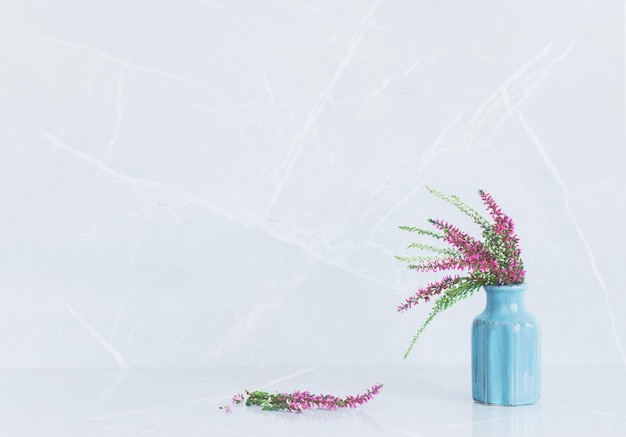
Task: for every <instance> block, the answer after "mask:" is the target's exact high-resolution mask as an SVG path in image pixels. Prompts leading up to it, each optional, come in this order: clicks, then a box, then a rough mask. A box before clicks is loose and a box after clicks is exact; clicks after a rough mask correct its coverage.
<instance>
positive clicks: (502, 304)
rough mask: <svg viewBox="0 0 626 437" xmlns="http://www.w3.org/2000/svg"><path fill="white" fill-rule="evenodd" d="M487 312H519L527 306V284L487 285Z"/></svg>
mask: <svg viewBox="0 0 626 437" xmlns="http://www.w3.org/2000/svg"><path fill="white" fill-rule="evenodd" d="M484 288H485V292H486V294H487V307H486V309H485V311H487V312H500V311H507V312H513V313H516V312H519V311H524V310H525V308H526V302H525V297H526V285H524V284H520V285H485V287H484Z"/></svg>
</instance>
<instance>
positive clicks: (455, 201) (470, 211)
mask: <svg viewBox="0 0 626 437" xmlns="http://www.w3.org/2000/svg"><path fill="white" fill-rule="evenodd" d="M426 189H427V190H428V191H430V192H431V194H433V195H435V196H436V197H438V198H440V199H442V200H445V201H446V202H448V203H449V204H451V205H454V206H456V207H457V208H458V209H459V210H460V211H461V212H463V213H464V214H467V215H468V216H469V217H471V219H472V220H474V222H475V223H476V224H477V225H478V226H480V227H481V228H483V229H485V230H486V229H488V228H489V227H490V226H491V223H489V220H487V219H486V218H485V217H483V215H482V214H480V213H479V212H478V211H476V210H475V209H474V208H472V207H471V206H469V205H468V204H467V203H465V202H463V201H462V200H461V198H460V197H459V196H456V195H454V194H452V195H450V196H448V195H447V194H444V193H442V192H440V191H437V190H435V189H433V188H430V187H429V186H428V185H427V186H426Z"/></svg>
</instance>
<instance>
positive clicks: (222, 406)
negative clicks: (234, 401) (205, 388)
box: [220, 405, 233, 414]
mask: <svg viewBox="0 0 626 437" xmlns="http://www.w3.org/2000/svg"><path fill="white" fill-rule="evenodd" d="M220 410H224V412H225V413H226V414H230V413H232V412H233V410H231V409H230V407H229V406H228V405H220Z"/></svg>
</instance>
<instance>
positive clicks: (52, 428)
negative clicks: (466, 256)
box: [0, 366, 626, 437]
mask: <svg viewBox="0 0 626 437" xmlns="http://www.w3.org/2000/svg"><path fill="white" fill-rule="evenodd" d="M544 376H545V378H544V387H543V395H542V398H541V400H540V401H539V402H538V403H537V404H535V405H532V406H524V407H489V406H484V405H479V404H476V403H474V402H473V401H472V399H471V390H470V383H469V369H468V368H464V367H436V368H428V367H402V368H398V367H395V368H394V367H355V368H348V367H336V368H265V369H259V368H228V369H225V368H222V369H204V370H201V369H195V370H190V369H170V370H163V369H153V370H127V371H121V370H96V369H92V370H87V369H82V370H41V369H39V370H3V371H2V372H0V393H1V394H0V433H1V434H2V435H7V436H16V437H31V436H32V437H42V436H50V437H70V436H77V437H78V436H90V437H91V436H94V437H96V436H106V437H131V436H132V437H135V436H144V435H149V436H153V437H173V436H188V437H194V436H251V437H266V436H267V437H270V436H272V437H277V436H285V437H287V436H289V437H293V436H345V437H358V436H364V435H372V436H413V437H415V436H472V437H502V436H507V437H522V436H528V437H531V436H532V437H538V436H546V437H548V436H555V435H568V436H581V437H582V436H585V437H587V436H598V437H609V436H615V437H620V436H623V435H624V434H625V433H626V367H624V366H612V367H611V366H607V367H592V366H572V367H548V368H546V369H544ZM376 381H380V382H382V383H383V384H385V386H384V388H383V391H382V392H381V393H380V394H379V395H378V396H377V397H376V398H375V399H374V400H372V401H371V402H370V403H368V404H366V405H365V406H362V407H361V408H357V409H350V410H336V411H327V410H311V411H306V412H304V413H302V414H297V413H286V412H264V411H261V410H260V408H258V407H245V406H235V407H233V409H232V413H231V414H226V413H225V412H224V411H223V410H220V409H219V406H220V405H225V404H228V403H229V401H230V397H231V396H232V395H233V394H234V393H236V392H241V391H243V389H244V388H248V389H250V390H253V389H264V390H267V391H291V390H298V389H300V390H304V389H308V390H310V391H311V392H315V393H334V394H337V395H347V394H355V393H356V392H361V391H364V390H365V389H366V388H367V387H368V386H370V385H372V384H374V383H375V382H376Z"/></svg>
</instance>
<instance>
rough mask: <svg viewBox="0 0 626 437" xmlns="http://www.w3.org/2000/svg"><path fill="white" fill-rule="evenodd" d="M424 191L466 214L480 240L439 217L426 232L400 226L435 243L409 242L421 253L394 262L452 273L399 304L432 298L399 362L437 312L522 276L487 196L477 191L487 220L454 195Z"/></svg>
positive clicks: (513, 246) (507, 226) (507, 232)
mask: <svg viewBox="0 0 626 437" xmlns="http://www.w3.org/2000/svg"><path fill="white" fill-rule="evenodd" d="M426 188H427V189H428V191H430V192H431V193H432V194H433V195H435V196H436V197H438V198H440V199H442V200H444V201H446V202H448V203H450V204H452V205H454V206H455V207H457V208H458V209H459V210H460V211H462V212H463V213H465V214H467V215H468V216H469V217H470V218H471V219H472V220H473V221H474V222H475V223H476V224H477V225H478V226H479V228H480V230H481V233H482V239H477V238H474V237H473V236H471V235H470V234H468V233H466V232H463V231H461V230H460V229H459V228H458V227H456V226H454V225H452V224H450V223H449V222H447V221H445V220H441V219H428V223H429V224H430V225H431V226H432V227H431V228H418V227H412V226H400V229H402V230H404V231H408V232H412V233H416V234H418V235H420V236H423V237H427V238H431V239H433V240H434V241H433V243H435V244H425V243H421V242H420V243H412V244H410V245H409V246H408V248H409V249H417V250H418V251H420V255H418V256H409V257H407V256H396V258H397V259H398V260H400V261H402V262H405V263H407V265H408V268H409V269H411V270H415V271H416V272H440V271H453V273H451V274H449V275H446V276H444V277H443V278H442V279H440V280H439V281H436V282H432V283H429V284H427V285H426V286H424V287H422V288H420V289H419V290H417V292H415V293H414V294H413V295H412V296H410V297H408V298H407V299H406V300H405V301H404V302H403V303H402V304H401V305H399V306H398V311H399V312H404V311H407V310H408V309H410V308H412V307H413V306H415V305H417V304H419V303H421V302H428V301H430V299H431V298H435V297H436V300H435V302H434V304H433V307H432V310H431V312H430V314H429V315H428V316H427V317H426V320H424V322H423V323H422V325H421V326H420V328H419V329H418V330H417V332H416V333H415V335H414V336H413V339H412V341H411V343H410V344H409V347H408V348H407V350H406V353H405V354H404V358H406V357H408V355H409V353H410V352H411V350H412V349H413V346H414V345H415V342H416V341H417V339H418V338H419V337H420V335H421V334H422V333H423V332H424V329H425V328H426V327H427V326H428V325H429V324H430V322H431V321H432V320H433V318H434V317H435V316H436V315H437V314H439V313H440V312H442V311H444V310H445V309H447V308H450V306H452V305H453V304H455V303H457V302H459V301H460V300H462V299H465V298H466V297H468V296H470V295H472V294H473V293H474V292H476V291H477V290H479V289H480V287H482V286H483V285H514V284H521V283H523V282H524V275H525V270H524V265H523V263H522V259H521V251H520V248H519V239H518V237H517V235H516V234H515V227H514V224H513V220H511V218H510V217H509V216H507V215H506V214H505V213H503V212H502V210H501V209H500V207H499V206H498V204H497V203H496V201H495V200H494V199H493V197H492V196H491V195H490V194H489V193H487V192H485V191H483V190H478V194H479V196H480V198H481V199H482V201H483V203H484V206H485V208H486V210H487V212H488V213H489V216H490V219H491V220H488V219H487V218H485V217H484V216H483V215H481V214H480V213H479V212H477V211H476V210H474V209H473V208H472V207H470V206H469V205H467V204H466V203H464V202H463V201H462V200H461V199H460V198H459V197H458V196H454V195H450V196H449V195H446V194H444V193H441V192H439V191H437V190H433V189H432V188H429V187H426ZM437 243H438V244H437Z"/></svg>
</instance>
